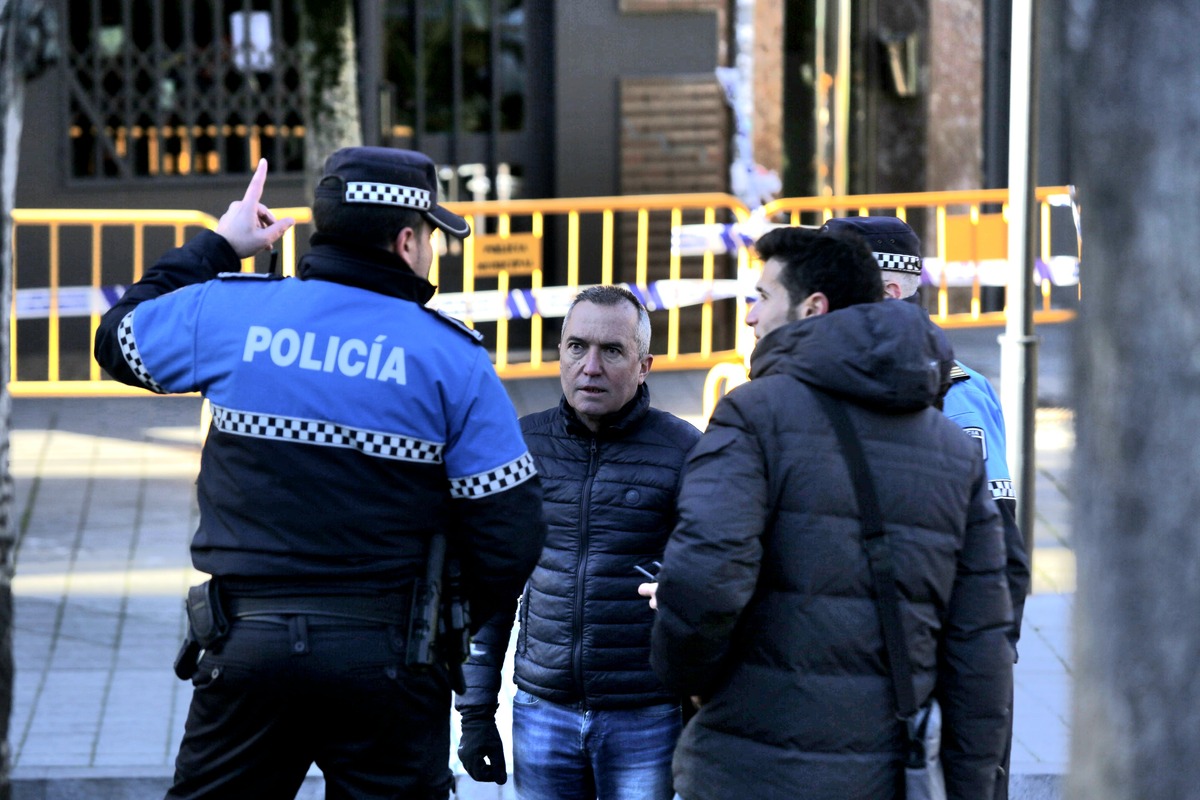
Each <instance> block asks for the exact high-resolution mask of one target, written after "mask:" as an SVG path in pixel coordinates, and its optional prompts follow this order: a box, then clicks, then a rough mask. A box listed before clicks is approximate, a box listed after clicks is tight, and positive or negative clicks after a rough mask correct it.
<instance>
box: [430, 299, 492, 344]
mask: <svg viewBox="0 0 1200 800" xmlns="http://www.w3.org/2000/svg"><path fill="white" fill-rule="evenodd" d="M422 308H424V309H425V310H426V311H428V312H429V313H430V314H433V315H435V316H437V317H438V319H440V320H441V321H442V322H445V323H446V324H447V325H450V326H451V327H453V328H454V329H455V330H457V331H458V332H459V333H463V334H466V335H467V336H469V337H471V338H472V339H474V340H475V342H476V343H479V344H482V343H483V334H482V333H480V332H479V331H477V330H475V329H474V328H472V327H469V326H468V325H467V323H465V322H463V321H462V320H461V319H456V318H454V317H452V316H450V315H449V314H447V313H446V312H445V311H442V310H441V309H440V308H429V307H428V306H422Z"/></svg>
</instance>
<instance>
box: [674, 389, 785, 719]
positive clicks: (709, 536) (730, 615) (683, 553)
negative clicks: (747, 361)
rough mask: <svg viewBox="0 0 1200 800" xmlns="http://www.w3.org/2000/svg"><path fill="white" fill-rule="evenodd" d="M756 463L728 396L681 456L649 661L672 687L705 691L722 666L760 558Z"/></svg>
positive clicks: (761, 492)
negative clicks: (683, 463)
mask: <svg viewBox="0 0 1200 800" xmlns="http://www.w3.org/2000/svg"><path fill="white" fill-rule="evenodd" d="M763 463H764V460H763V456H762V452H761V449H760V445H759V440H758V438H757V435H756V433H755V431H754V430H753V428H752V426H751V425H750V423H749V421H748V420H747V419H746V417H745V416H744V415H743V413H742V412H741V410H740V409H739V408H738V406H737V404H736V401H735V400H734V396H733V395H730V396H727V397H726V398H724V399H723V400H722V401H721V403H720V404H718V406H717V410H716V412H714V414H713V418H712V420H711V421H710V422H709V425H708V428H707V430H706V431H705V432H704V434H703V435H702V436H701V437H700V441H699V443H698V444H697V445H696V446H695V448H694V449H693V450H692V453H691V456H690V457H689V459H688V463H687V467H686V469H685V475H684V480H683V486H682V489H681V491H680V495H679V523H678V524H677V526H676V528H675V531H674V533H673V534H672V535H671V539H670V541H669V542H668V543H667V548H666V552H665V554H664V555H663V569H662V571H661V572H660V573H659V576H658V578H659V585H658V614H657V615H656V616H655V621H654V628H653V632H652V636H651V665H652V666H653V668H654V671H655V673H656V674H657V675H658V677H659V679H660V680H661V681H662V682H663V684H664V685H665V686H666V687H667V688H668V689H671V690H672V691H675V692H678V693H680V694H684V695H701V696H707V695H709V694H710V693H711V691H712V689H713V687H714V686H715V685H717V684H718V683H719V681H720V678H721V676H722V674H723V671H724V669H725V668H726V667H727V662H728V658H729V654H730V652H729V651H730V646H731V641H732V638H733V631H734V628H735V627H736V625H737V622H738V618H739V617H740V616H741V614H742V611H743V610H744V609H745V607H746V605H747V604H748V603H749V602H750V598H751V596H752V595H753V593H754V587H755V585H756V584H757V582H758V573H759V567H760V565H761V562H762V553H763V550H762V531H763V530H764V529H765V527H766V509H767V506H768V502H767V492H768V489H767V476H766V474H765V472H764V468H763ZM732 497H736V498H737V502H729V498H732Z"/></svg>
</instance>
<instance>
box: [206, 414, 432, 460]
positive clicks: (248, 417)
mask: <svg viewBox="0 0 1200 800" xmlns="http://www.w3.org/2000/svg"><path fill="white" fill-rule="evenodd" d="M212 415H213V427H214V428H216V429H217V430H219V431H221V432H222V433H230V434H234V435H237V436H252V437H255V438H258V439H279V440H282V441H288V442H301V443H304V444H316V445H324V446H326V447H349V448H353V449H355V450H358V451H360V452H362V453H364V454H366V455H369V456H376V457H378V458H390V459H394V460H396V461H412V462H416V463H421V464H440V463H442V450H443V445H441V444H438V443H437V442H426V441H423V440H421V439H417V438H414V437H411V436H400V435H398V434H394V433H380V432H378V431H368V430H363V429H361V428H352V427H350V426H348V425H339V424H337V423H336V422H326V421H324V420H319V419H301V418H298V417H284V416H280V415H278V414H256V413H254V412H251V411H235V410H233V409H230V408H222V407H220V406H216V405H214V406H213V409H212Z"/></svg>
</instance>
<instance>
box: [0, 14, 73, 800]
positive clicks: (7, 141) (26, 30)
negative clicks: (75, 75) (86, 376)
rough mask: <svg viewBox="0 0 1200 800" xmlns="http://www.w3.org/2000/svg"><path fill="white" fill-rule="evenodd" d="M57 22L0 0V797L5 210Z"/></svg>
mask: <svg viewBox="0 0 1200 800" xmlns="http://www.w3.org/2000/svg"><path fill="white" fill-rule="evenodd" d="M58 52H59V50H58V22H57V18H56V17H55V16H54V12H53V11H52V10H49V9H47V8H46V6H45V5H44V4H43V3H41V2H39V1H38V0H0V737H2V739H0V800H8V798H10V797H11V796H12V781H11V778H10V771H11V768H12V749H11V747H10V745H9V740H8V734H9V723H10V720H11V718H12V704H13V647H12V632H13V597H12V577H13V571H14V568H15V559H16V525H15V523H14V520H13V481H12V469H11V466H10V464H9V439H10V437H9V432H10V430H11V428H12V396H11V395H10V394H9V392H8V381H9V351H10V348H11V346H12V342H11V340H10V338H9V314H10V308H11V305H12V253H13V225H12V210H13V204H14V202H15V198H16V187H17V160H18V156H19V155H20V145H21V125H22V123H23V120H24V113H25V81H26V80H27V79H29V78H33V77H34V76H36V75H39V74H40V73H41V72H43V71H44V70H45V69H46V67H47V66H49V65H50V64H51V63H53V62H54V61H55V60H57V58H58Z"/></svg>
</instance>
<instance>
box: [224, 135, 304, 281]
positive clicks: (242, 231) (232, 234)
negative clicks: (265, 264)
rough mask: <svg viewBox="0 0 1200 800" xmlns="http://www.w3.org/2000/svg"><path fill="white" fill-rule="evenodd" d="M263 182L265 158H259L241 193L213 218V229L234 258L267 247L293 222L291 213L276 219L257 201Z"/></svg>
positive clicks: (265, 180)
mask: <svg viewBox="0 0 1200 800" xmlns="http://www.w3.org/2000/svg"><path fill="white" fill-rule="evenodd" d="M266 183H267V160H266V159H265V158H261V159H259V161H258V167H257V168H256V169H255V170H254V176H253V177H252V178H250V185H249V186H247V187H246V194H245V196H244V197H242V199H241V200H234V201H233V202H232V203H230V204H229V210H227V211H226V212H225V213H224V214H222V215H221V219H219V220H217V233H219V234H220V235H221V236H224V237H225V241H227V242H229V246H230V247H232V248H233V250H234V252H235V253H237V255H238V258H248V257H250V256H252V255H255V254H256V253H261V252H262V251H263V250H266V249H268V248H269V247H270V246H271V245H273V244H275V242H277V241H278V240H279V237H280V236H283V234H284V232H285V231H286V230H287V229H288V228H290V227H292V226H293V225H295V224H296V220H295V219H293V218H292V217H284V218H283V219H281V220H276V219H275V215H274V214H272V213H271V209H269V208H267V207H266V206H265V205H263V204H262V203H261V202H259V201H260V200H261V199H262V193H263V187H264V186H265V185H266Z"/></svg>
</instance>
